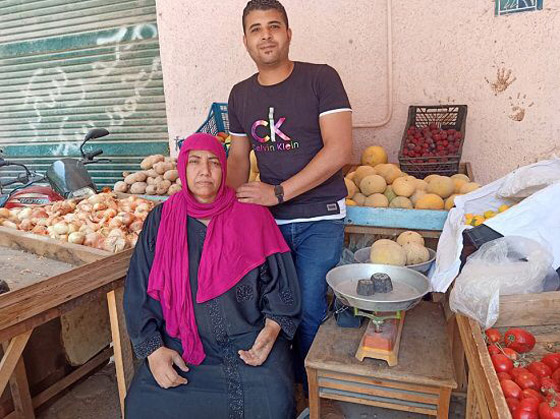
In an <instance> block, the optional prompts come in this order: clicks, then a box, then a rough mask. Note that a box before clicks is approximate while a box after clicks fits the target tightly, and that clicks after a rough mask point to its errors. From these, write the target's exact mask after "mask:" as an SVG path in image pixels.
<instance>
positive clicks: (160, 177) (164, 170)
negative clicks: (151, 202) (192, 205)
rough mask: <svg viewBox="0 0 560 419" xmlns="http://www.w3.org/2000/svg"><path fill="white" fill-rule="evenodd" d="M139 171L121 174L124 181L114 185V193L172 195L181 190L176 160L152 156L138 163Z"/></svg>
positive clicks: (158, 155)
mask: <svg viewBox="0 0 560 419" xmlns="http://www.w3.org/2000/svg"><path fill="white" fill-rule="evenodd" d="M140 167H141V168H142V170H141V171H139V172H136V173H128V172H123V177H124V180H122V181H118V182H117V183H115V186H114V188H113V190H114V191H115V192H124V193H131V194H138V195H173V194H174V193H175V192H179V191H180V190H181V179H180V178H179V172H178V171H177V159H176V158H175V157H165V156H163V155H161V154H154V155H152V156H148V157H146V158H145V159H144V160H142V163H140Z"/></svg>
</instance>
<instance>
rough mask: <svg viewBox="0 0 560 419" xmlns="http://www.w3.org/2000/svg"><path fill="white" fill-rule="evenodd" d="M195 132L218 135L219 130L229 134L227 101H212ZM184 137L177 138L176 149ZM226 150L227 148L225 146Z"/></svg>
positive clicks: (179, 146)
mask: <svg viewBox="0 0 560 419" xmlns="http://www.w3.org/2000/svg"><path fill="white" fill-rule="evenodd" d="M196 132H206V133H208V134H212V135H218V133H219V132H225V133H226V134H229V119H228V105H227V103H220V102H214V103H212V105H211V106H210V111H209V112H208V116H207V117H206V120H205V121H204V123H203V124H202V125H201V126H200V127H199V128H198V129H197V130H196ZM184 140H185V139H184V138H177V139H176V145H177V150H179V149H180V148H181V145H182V144H183V141H184ZM226 152H227V148H226Z"/></svg>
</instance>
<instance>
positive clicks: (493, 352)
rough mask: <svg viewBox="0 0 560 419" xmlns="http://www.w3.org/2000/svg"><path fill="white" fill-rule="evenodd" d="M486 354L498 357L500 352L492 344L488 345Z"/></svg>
mask: <svg viewBox="0 0 560 419" xmlns="http://www.w3.org/2000/svg"><path fill="white" fill-rule="evenodd" d="M488 352H489V353H490V355H498V354H501V353H502V351H500V348H498V347H497V346H496V345H494V344H492V345H488Z"/></svg>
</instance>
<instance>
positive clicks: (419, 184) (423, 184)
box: [416, 179, 428, 191]
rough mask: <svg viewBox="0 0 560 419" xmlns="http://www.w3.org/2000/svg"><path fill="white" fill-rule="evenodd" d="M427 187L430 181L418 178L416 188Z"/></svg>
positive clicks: (420, 189)
mask: <svg viewBox="0 0 560 419" xmlns="http://www.w3.org/2000/svg"><path fill="white" fill-rule="evenodd" d="M426 189H428V182H426V181H425V180H424V179H416V190H417V191H425V190H426Z"/></svg>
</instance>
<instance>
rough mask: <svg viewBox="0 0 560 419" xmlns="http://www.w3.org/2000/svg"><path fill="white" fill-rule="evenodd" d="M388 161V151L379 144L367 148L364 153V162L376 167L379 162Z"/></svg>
mask: <svg viewBox="0 0 560 419" xmlns="http://www.w3.org/2000/svg"><path fill="white" fill-rule="evenodd" d="M382 163H387V152H386V151H385V149H384V148H383V147H381V146H378V145H372V146H371V147H368V148H366V149H365V150H364V151H363V153H362V164H363V165H368V166H371V167H375V166H377V165H378V164H382Z"/></svg>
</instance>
